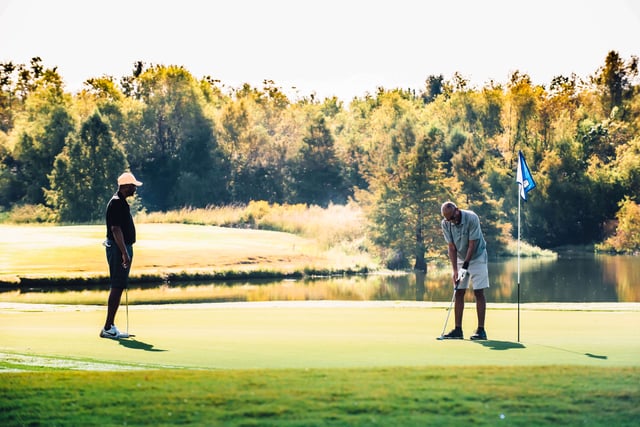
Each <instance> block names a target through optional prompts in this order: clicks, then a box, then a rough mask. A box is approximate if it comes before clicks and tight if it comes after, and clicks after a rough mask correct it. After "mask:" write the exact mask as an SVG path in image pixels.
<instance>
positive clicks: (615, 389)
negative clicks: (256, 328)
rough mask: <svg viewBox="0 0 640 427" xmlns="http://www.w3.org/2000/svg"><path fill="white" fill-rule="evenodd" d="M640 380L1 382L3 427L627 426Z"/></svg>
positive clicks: (357, 374)
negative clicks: (173, 426)
mask: <svg viewBox="0 0 640 427" xmlns="http://www.w3.org/2000/svg"><path fill="white" fill-rule="evenodd" d="M639 375H640V370H639V369H638V368H620V369H598V368H588V369H584V368H577V367H565V366H555V367H544V368H529V369H518V368H513V367H483V368H482V369H469V368H465V367H451V368H449V369H439V368H433V367H431V368H430V367H422V368H390V369H346V370H343V369H335V370H327V369H311V370H249V371H217V372H216V371H175V370H169V371H166V370H165V371H147V372H128V373H125V374H123V373H95V372H91V373H86V372H85V373H83V372H79V373H78V372H42V373H37V374H3V375H2V382H0V423H1V424H2V425H5V426H13V425H83V426H93V425H96V426H97V425H100V426H105V425H107V426H111V425H154V426H162V425H211V426H252V425H255V426H257V425H260V426H370V425H384V426H391V425H393V426H414V425H416V426H417V425H434V426H451V425H480V426H494V425H501V424H505V425H515V426H531V425H536V426H547V425H548V426H557V425H589V426H600V425H602V426H604V425H611V426H612V425H615V426H635V425H637V420H638V419H639V418H640V407H638V405H637V402H638V399H640V385H639V384H640V383H639V382H638V377H639Z"/></svg>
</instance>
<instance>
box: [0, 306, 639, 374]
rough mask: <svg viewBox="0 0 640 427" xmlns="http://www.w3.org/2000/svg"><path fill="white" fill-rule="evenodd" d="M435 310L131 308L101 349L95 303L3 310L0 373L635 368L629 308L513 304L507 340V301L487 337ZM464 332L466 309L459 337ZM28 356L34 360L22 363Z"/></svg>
mask: <svg viewBox="0 0 640 427" xmlns="http://www.w3.org/2000/svg"><path fill="white" fill-rule="evenodd" d="M446 309H447V304H443V303H440V304H439V303H417V302H393V301H391V302H340V301H315V302H312V301H309V302H266V303H218V304H180V305H147V306H144V305H143V306H132V307H130V308H129V319H130V324H129V325H130V332H131V333H133V334H136V337H135V338H133V339H129V340H120V341H113V340H108V339H101V338H99V337H98V332H99V330H100V326H101V324H102V322H103V321H104V315H105V308H104V307H101V306H48V305H20V304H10V303H3V304H1V305H0V352H1V353H2V356H1V357H0V366H1V367H3V368H4V369H33V367H34V366H33V365H35V366H39V365H41V366H58V365H59V366H58V367H65V366H66V367H71V368H73V369H107V370H108V369H131V368H198V369H257V368H266V369H273V368H277V369H280V368H372V367H419V366H450V365H464V366H478V365H497V366H523V365H536V366H540V365H580V366H582V365H585V366H593V367H630V366H631V367H637V366H640V332H639V329H638V328H637V325H639V324H640V304H581V305H558V304H555V305H552V304H532V305H530V306H527V305H523V307H522V309H521V325H520V335H521V336H520V341H519V342H518V339H517V338H518V337H517V332H518V331H517V311H516V306H514V305H508V304H505V305H491V304H490V305H489V311H488V316H487V331H488V335H489V340H488V341H484V342H473V341H469V340H468V339H465V340H464V341H438V340H436V337H438V336H439V335H440V333H441V332H442V327H443V323H444V320H445V316H446ZM125 313H126V312H125V307H124V306H123V307H122V308H121V310H120V312H119V313H118V318H117V319H116V320H117V322H116V323H117V324H118V326H119V328H120V329H121V330H123V331H124V330H125V328H126V317H125ZM449 321H450V322H451V321H452V320H451V319H450V320H449ZM449 326H452V324H451V323H449ZM474 327H475V310H474V309H473V305H472V304H469V305H468V307H467V310H466V312H465V319H464V331H465V336H466V337H469V336H470V335H471V334H472V333H473V330H474ZM32 356H37V357H39V358H41V359H37V360H38V361H36V362H33V361H31V362H29V358H30V357H32ZM74 364H75V365H74ZM74 366H75V368H74Z"/></svg>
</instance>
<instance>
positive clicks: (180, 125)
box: [125, 66, 228, 210]
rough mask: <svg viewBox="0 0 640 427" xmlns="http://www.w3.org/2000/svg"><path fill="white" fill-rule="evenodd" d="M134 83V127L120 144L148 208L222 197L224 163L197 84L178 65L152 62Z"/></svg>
mask: <svg viewBox="0 0 640 427" xmlns="http://www.w3.org/2000/svg"><path fill="white" fill-rule="evenodd" d="M132 84H133V83H132ZM135 86H136V88H137V89H136V90H137V92H136V93H137V94H138V96H139V97H140V100H141V102H142V109H141V111H140V113H139V114H136V115H135V116H134V117H135V118H136V119H138V120H139V122H138V123H136V125H137V126H138V127H139V130H138V131H137V132H136V133H135V134H131V138H132V139H131V140H130V141H127V142H126V144H127V145H125V148H126V151H127V156H128V158H127V160H128V162H129V164H130V165H131V168H132V169H133V170H136V171H140V179H142V180H143V181H144V182H145V188H144V196H145V203H146V204H147V205H148V207H149V208H150V209H159V210H167V209H175V208H179V207H182V206H194V207H204V206H207V205H211V204H222V203H224V202H226V201H227V200H228V193H227V186H226V179H227V177H228V165H227V162H226V159H225V158H224V156H223V154H222V153H221V151H220V148H219V147H218V144H217V140H216V137H215V134H214V127H213V123H212V121H211V120H210V119H209V118H207V117H206V116H205V114H204V111H203V105H204V101H203V95H202V89H201V85H200V83H199V82H198V81H196V80H195V79H194V78H193V76H192V75H191V74H190V73H189V72H187V71H186V70H185V69H184V68H183V67H177V66H155V67H151V68H150V69H148V70H146V71H144V72H142V74H140V75H139V76H138V77H137V78H136V80H135ZM147 183H148V184H147Z"/></svg>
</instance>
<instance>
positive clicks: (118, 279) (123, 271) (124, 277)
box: [106, 240, 133, 289]
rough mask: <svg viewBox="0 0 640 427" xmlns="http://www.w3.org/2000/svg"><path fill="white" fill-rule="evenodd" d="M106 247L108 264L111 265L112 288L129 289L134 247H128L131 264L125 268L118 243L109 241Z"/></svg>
mask: <svg viewBox="0 0 640 427" xmlns="http://www.w3.org/2000/svg"><path fill="white" fill-rule="evenodd" d="M107 244H109V245H110V246H107V247H106V252H107V263H109V277H110V278H111V287H112V288H117V289H127V288H128V287H129V271H131V264H132V263H133V246H132V245H127V252H129V258H131V262H130V263H129V265H128V266H127V268H124V267H123V266H122V253H121V252H120V248H118V245H116V242H114V241H112V240H107Z"/></svg>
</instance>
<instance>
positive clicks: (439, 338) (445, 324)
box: [436, 280, 460, 340]
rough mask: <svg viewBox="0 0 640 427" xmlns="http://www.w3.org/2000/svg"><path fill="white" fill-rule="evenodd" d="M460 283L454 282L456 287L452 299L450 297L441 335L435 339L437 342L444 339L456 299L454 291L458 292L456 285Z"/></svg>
mask: <svg viewBox="0 0 640 427" xmlns="http://www.w3.org/2000/svg"><path fill="white" fill-rule="evenodd" d="M459 283H460V281H459V280H458V281H456V286H455V287H454V288H453V297H451V304H449V309H448V310H447V318H446V319H445V321H444V326H443V327H442V333H441V334H440V336H439V337H438V338H436V339H437V340H443V339H444V331H445V330H446V329H447V323H449V315H450V314H451V307H453V302H454V301H455V299H456V291H457V290H458V284H459Z"/></svg>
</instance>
